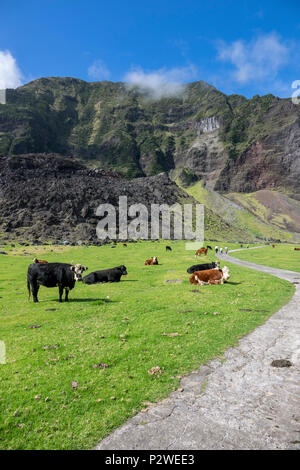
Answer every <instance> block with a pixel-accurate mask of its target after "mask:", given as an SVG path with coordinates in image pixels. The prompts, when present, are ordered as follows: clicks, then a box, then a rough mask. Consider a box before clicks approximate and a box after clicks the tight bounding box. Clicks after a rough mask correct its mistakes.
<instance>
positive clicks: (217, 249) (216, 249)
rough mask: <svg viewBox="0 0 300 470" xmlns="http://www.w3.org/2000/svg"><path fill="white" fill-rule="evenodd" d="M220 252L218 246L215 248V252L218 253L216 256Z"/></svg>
mask: <svg viewBox="0 0 300 470" xmlns="http://www.w3.org/2000/svg"><path fill="white" fill-rule="evenodd" d="M218 251H219V247H218V246H215V252H216V254H217V253H218Z"/></svg>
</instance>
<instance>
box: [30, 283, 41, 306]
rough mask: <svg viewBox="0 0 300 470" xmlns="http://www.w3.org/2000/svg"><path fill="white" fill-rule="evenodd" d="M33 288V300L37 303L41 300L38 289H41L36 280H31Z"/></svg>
mask: <svg viewBox="0 0 300 470" xmlns="http://www.w3.org/2000/svg"><path fill="white" fill-rule="evenodd" d="M30 284H31V290H32V297H33V301H34V302H35V303H37V302H38V301H39V300H38V291H39V287H40V286H39V284H38V283H37V282H34V281H31V283H30Z"/></svg>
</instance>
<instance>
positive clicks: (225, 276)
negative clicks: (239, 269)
mask: <svg viewBox="0 0 300 470" xmlns="http://www.w3.org/2000/svg"><path fill="white" fill-rule="evenodd" d="M222 273H223V279H224V281H228V279H229V278H230V274H229V269H228V268H227V266H224V268H222Z"/></svg>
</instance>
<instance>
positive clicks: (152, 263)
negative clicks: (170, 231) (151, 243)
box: [145, 256, 158, 266]
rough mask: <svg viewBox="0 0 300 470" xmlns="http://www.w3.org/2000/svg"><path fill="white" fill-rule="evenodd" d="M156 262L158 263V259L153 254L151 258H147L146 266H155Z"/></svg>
mask: <svg viewBox="0 0 300 470" xmlns="http://www.w3.org/2000/svg"><path fill="white" fill-rule="evenodd" d="M155 264H158V259H157V257H156V256H153V257H152V258H151V259H146V261H145V266H147V265H148V266H153V265H155Z"/></svg>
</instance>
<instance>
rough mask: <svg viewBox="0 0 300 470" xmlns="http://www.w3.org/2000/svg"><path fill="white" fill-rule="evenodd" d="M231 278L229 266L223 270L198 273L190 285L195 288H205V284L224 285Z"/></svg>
mask: <svg viewBox="0 0 300 470" xmlns="http://www.w3.org/2000/svg"><path fill="white" fill-rule="evenodd" d="M229 278H230V275H229V269H228V268H227V266H224V268H223V269H208V270H207V271H196V272H194V273H193V274H192V275H191V277H190V283H191V284H193V285H195V286H204V285H205V284H212V285H213V284H224V282H226V281H227V280H228V279H229Z"/></svg>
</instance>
